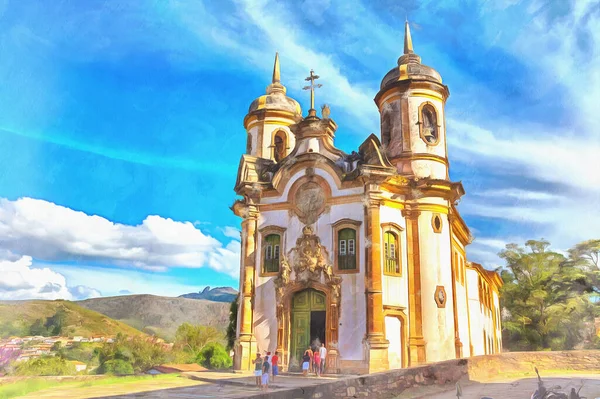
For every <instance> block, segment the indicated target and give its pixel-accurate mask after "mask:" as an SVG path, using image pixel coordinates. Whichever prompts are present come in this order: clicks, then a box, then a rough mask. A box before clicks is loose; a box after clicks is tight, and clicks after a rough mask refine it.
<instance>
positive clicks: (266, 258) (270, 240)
mask: <svg viewBox="0 0 600 399" xmlns="http://www.w3.org/2000/svg"><path fill="white" fill-rule="evenodd" d="M280 247H281V236H280V235H279V234H269V235H268V236H266V237H265V244H264V250H263V272H264V273H278V272H279V254H280Z"/></svg>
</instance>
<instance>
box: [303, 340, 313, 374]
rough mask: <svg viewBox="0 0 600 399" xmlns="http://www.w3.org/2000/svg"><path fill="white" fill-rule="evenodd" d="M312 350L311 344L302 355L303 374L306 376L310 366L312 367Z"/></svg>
mask: <svg viewBox="0 0 600 399" xmlns="http://www.w3.org/2000/svg"><path fill="white" fill-rule="evenodd" d="M311 352H312V351H311V350H310V346H309V347H308V349H307V350H305V351H304V355H303V356H302V374H303V375H304V376H305V377H306V376H307V375H308V368H309V367H310V361H311V356H310V354H311Z"/></svg>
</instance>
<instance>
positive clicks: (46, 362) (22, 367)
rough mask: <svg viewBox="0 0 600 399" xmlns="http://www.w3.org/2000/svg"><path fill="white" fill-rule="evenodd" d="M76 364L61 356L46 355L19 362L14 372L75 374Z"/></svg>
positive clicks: (25, 374) (29, 374) (26, 373)
mask: <svg viewBox="0 0 600 399" xmlns="http://www.w3.org/2000/svg"><path fill="white" fill-rule="evenodd" d="M75 373H76V370H75V366H74V365H73V364H72V363H70V362H68V361H66V360H65V359H63V358H61V357H56V356H46V357H40V358H37V359H30V360H27V361H24V362H19V363H17V365H16V366H15V369H14V372H13V374H15V375H20V376H37V375H74V374H75Z"/></svg>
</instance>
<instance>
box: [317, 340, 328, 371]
mask: <svg viewBox="0 0 600 399" xmlns="http://www.w3.org/2000/svg"><path fill="white" fill-rule="evenodd" d="M319 355H320V357H321V374H324V373H325V367H326V364H325V358H327V349H326V348H325V344H321V347H320V348H319Z"/></svg>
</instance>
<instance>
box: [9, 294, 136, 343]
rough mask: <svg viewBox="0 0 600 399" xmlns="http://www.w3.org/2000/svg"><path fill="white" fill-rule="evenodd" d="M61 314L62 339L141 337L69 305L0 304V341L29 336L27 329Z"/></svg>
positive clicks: (45, 303)
mask: <svg viewBox="0 0 600 399" xmlns="http://www.w3.org/2000/svg"><path fill="white" fill-rule="evenodd" d="M59 309H62V310H63V311H64V321H63V329H62V333H61V335H64V336H77V335H79V336H83V337H90V336H92V335H105V336H110V335H116V334H118V333H123V334H125V335H130V336H133V335H143V333H142V332H141V331H139V330H137V329H135V328H133V327H131V326H129V325H127V324H125V323H122V322H120V321H117V320H113V319H111V318H110V317H108V316H106V315H104V314H101V313H98V312H95V311H93V310H90V309H86V308H84V307H82V306H79V305H78V304H76V303H74V302H69V301H62V300H56V301H43V300H30V301H0V337H7V336H11V335H18V336H26V335H30V328H31V326H32V325H33V324H34V323H35V322H36V320H41V321H42V323H45V322H46V319H47V318H49V317H52V316H53V315H55V314H56V312H57V311H58V310H59Z"/></svg>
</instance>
